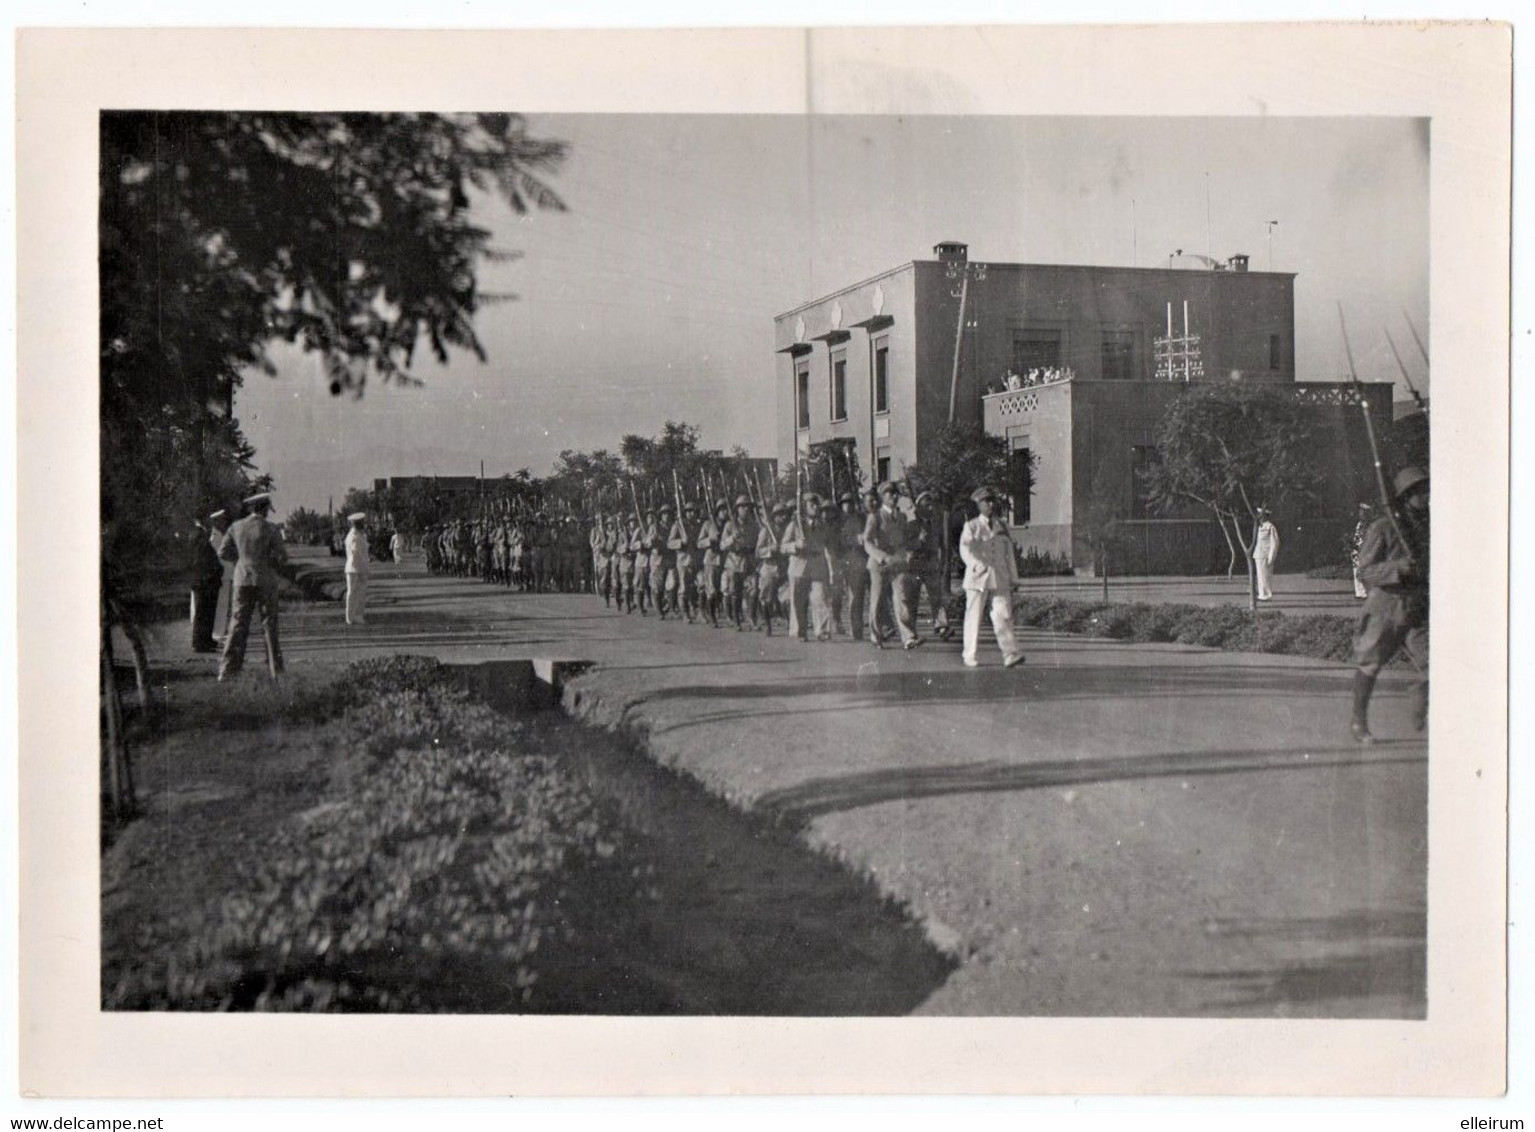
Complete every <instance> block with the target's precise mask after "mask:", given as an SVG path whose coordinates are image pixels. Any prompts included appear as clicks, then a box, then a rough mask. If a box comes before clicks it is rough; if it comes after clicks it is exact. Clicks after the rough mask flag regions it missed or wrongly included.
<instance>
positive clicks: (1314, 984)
mask: <svg viewBox="0 0 1535 1132" xmlns="http://www.w3.org/2000/svg"><path fill="white" fill-rule="evenodd" d="M1206 930H1207V931H1209V932H1210V934H1212V935H1222V936H1230V937H1235V938H1239V939H1249V940H1268V941H1277V942H1282V943H1294V944H1298V945H1302V946H1304V947H1305V948H1306V949H1307V950H1308V951H1309V952H1311V953H1313V954H1315V953H1317V952H1321V953H1322V957H1321V958H1315V959H1312V958H1307V959H1295V960H1288V961H1283V962H1278V963H1274V964H1271V965H1268V966H1262V967H1248V968H1234V969H1231V970H1222V971H1184V972H1182V974H1183V975H1184V976H1185V977H1187V978H1191V979H1197V980H1200V981H1201V982H1203V983H1206V984H1208V985H1209V986H1210V987H1211V989H1212V990H1213V991H1215V992H1217V993H1218V994H1219V997H1218V998H1216V999H1215V1000H1214V1001H1212V1002H1210V1003H1209V1004H1207V1005H1206V1006H1204V1007H1202V1008H1201V1010H1200V1013H1203V1014H1212V1015H1221V1014H1245V1013H1250V1012H1254V1011H1259V1010H1261V1011H1263V1012H1265V1013H1269V1012H1272V1011H1273V1010H1274V1008H1276V1007H1277V1008H1282V1013H1285V1014H1309V1013H1311V1012H1312V1011H1311V1010H1309V1009H1308V1006H1310V1005H1312V1004H1327V1007H1328V1012H1329V1014H1335V1013H1336V1003H1337V1002H1338V1001H1340V1000H1345V1001H1346V1000H1349V999H1360V1000H1364V999H1374V1000H1378V999H1381V998H1386V999H1394V1000H1397V1001H1400V1002H1402V1003H1405V1004H1407V1011H1408V1012H1407V1013H1404V1014H1400V1015H1396V1014H1393V1015H1392V1016H1393V1017H1406V1018H1423V1017H1426V1014H1427V975H1426V972H1427V951H1426V945H1425V941H1426V938H1427V918H1426V916H1425V914H1424V913H1423V912H1355V913H1347V914H1344V915H1339V916H1332V917H1325V918H1317V919H1293V920H1274V919H1260V920H1216V921H1212V922H1211V923H1210V924H1209V925H1207V929H1206Z"/></svg>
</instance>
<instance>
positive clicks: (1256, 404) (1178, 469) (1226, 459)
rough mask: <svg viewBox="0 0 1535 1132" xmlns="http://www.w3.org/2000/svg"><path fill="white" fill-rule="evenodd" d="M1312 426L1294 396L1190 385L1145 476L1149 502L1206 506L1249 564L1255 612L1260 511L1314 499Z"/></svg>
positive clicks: (1171, 412) (1163, 429) (1165, 422)
mask: <svg viewBox="0 0 1535 1132" xmlns="http://www.w3.org/2000/svg"><path fill="white" fill-rule="evenodd" d="M1315 451H1316V449H1315V447H1314V445H1313V443H1312V435H1311V428H1310V426H1309V424H1308V422H1307V420H1306V418H1305V416H1304V414H1303V412H1302V410H1301V408H1300V406H1299V405H1297V404H1296V402H1295V401H1294V399H1293V398H1291V397H1288V396H1286V395H1285V394H1284V393H1283V392H1280V391H1277V390H1274V389H1272V388H1265V387H1263V386H1251V385H1224V384H1222V385H1214V384H1212V385H1209V386H1204V387H1198V388H1195V387H1191V388H1190V390H1189V392H1188V393H1187V394H1185V395H1184V396H1183V397H1180V398H1179V399H1178V400H1177V401H1176V402H1175V403H1174V404H1173V405H1172V406H1171V407H1170V408H1169V409H1168V410H1167V413H1166V414H1165V415H1164V416H1163V418H1162V420H1161V423H1160V424H1159V425H1158V427H1157V460H1156V462H1155V463H1154V464H1153V465H1152V466H1151V468H1150V469H1149V470H1148V473H1147V484H1148V488H1149V494H1150V498H1151V501H1152V504H1153V505H1154V506H1156V507H1158V508H1159V509H1162V510H1166V509H1168V508H1171V507H1174V506H1176V505H1177V504H1178V503H1180V502H1185V501H1187V502H1192V503H1196V504H1198V505H1200V506H1201V507H1203V508H1205V509H1206V510H1207V511H1208V512H1209V513H1210V514H1211V515H1212V516H1213V517H1214V519H1215V521H1216V523H1217V525H1219V527H1220V529H1221V533H1222V534H1223V535H1224V536H1225V537H1226V539H1227V541H1228V543H1229V542H1231V541H1232V540H1234V541H1235V542H1236V544H1237V545H1239V546H1240V547H1241V549H1242V555H1243V558H1244V559H1245V560H1246V563H1247V588H1248V602H1249V605H1250V606H1251V608H1253V609H1254V610H1256V609H1257V608H1258V580H1257V575H1256V574H1255V572H1254V568H1253V557H1252V551H1253V543H1254V541H1255V540H1256V537H1257V523H1258V516H1257V509H1258V508H1259V507H1260V506H1264V505H1267V506H1269V507H1271V508H1277V507H1283V506H1284V505H1285V504H1286V503H1287V502H1291V501H1294V500H1299V499H1303V498H1305V497H1307V496H1310V495H1313V494H1314V493H1315V492H1316V490H1317V488H1318V487H1319V486H1320V484H1321V482H1322V477H1321V475H1320V474H1319V473H1318V472H1317V470H1316V468H1315V467H1314V462H1315Z"/></svg>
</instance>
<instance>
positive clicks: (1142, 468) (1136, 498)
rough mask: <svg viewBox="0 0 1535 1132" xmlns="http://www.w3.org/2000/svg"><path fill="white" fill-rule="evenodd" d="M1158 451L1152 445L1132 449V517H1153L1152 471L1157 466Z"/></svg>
mask: <svg viewBox="0 0 1535 1132" xmlns="http://www.w3.org/2000/svg"><path fill="white" fill-rule="evenodd" d="M1156 462H1157V450H1156V448H1155V446H1153V445H1150V444H1134V445H1131V447H1130V517H1131V518H1132V519H1149V518H1151V517H1152V505H1151V470H1152V468H1153V467H1155V466H1156Z"/></svg>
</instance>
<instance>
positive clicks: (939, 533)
mask: <svg viewBox="0 0 1535 1132" xmlns="http://www.w3.org/2000/svg"><path fill="white" fill-rule="evenodd" d="M932 500H933V497H932V495H931V494H929V493H928V492H925V491H924V492H922V493H921V494H920V495H918V496H917V498H916V500H915V513H916V535H917V542H916V545H915V546H913V547H912V552H911V572H912V580H913V586H912V598H911V615H912V618H913V619H915V618H916V616H917V609H918V606H919V605H920V603H921V598H922V591H923V590H926V591H927V604H928V608H929V611H930V615H931V617H932V623H933V635H934V636H935V637H937V638H939V639H940V640H945V641H946V640H948V639H949V632H950V630H949V611H948V609H947V608H946V606H945V604H944V595H945V590H946V587H945V586H944V581H945V579H944V577H943V556H942V554H941V553H940V547H941V546H942V540H943V538H944V537H945V534H944V532H943V530H942V527H943V526H944V524H943V523H942V521H941V518H940V517H937V516H935V515H934V514H933V506H932Z"/></svg>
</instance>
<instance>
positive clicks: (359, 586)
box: [346, 511, 369, 625]
mask: <svg viewBox="0 0 1535 1132" xmlns="http://www.w3.org/2000/svg"><path fill="white" fill-rule="evenodd" d="M367 518H368V516H367V515H366V514H365V513H364V512H362V511H354V512H352V513H351V514H350V515H348V516H347V517H346V521H347V522H349V523H351V524H352V529H351V530H349V531H347V533H346V623H347V624H348V625H362V624H364V623H365V622H366V616H365V610H366V609H367V604H368V565H369V559H368V532H367V531H366V530H364V529H363V523H364V522H366V521H367Z"/></svg>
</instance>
